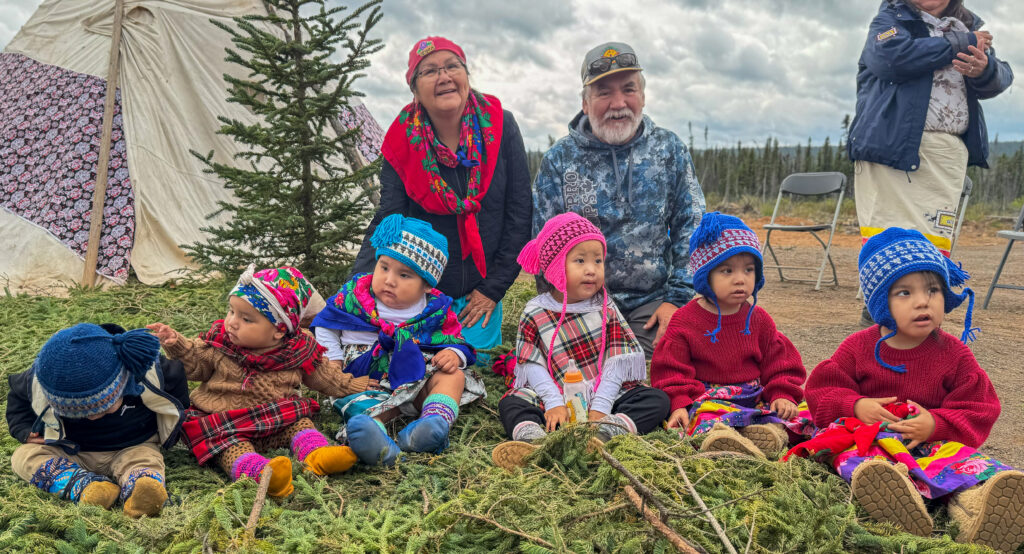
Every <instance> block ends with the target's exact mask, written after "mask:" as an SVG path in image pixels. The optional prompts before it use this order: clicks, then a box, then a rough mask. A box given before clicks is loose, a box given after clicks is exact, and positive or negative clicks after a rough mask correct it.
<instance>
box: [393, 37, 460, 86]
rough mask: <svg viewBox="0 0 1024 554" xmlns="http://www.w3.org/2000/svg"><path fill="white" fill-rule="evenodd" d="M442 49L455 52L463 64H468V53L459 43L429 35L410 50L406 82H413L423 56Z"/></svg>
mask: <svg viewBox="0 0 1024 554" xmlns="http://www.w3.org/2000/svg"><path fill="white" fill-rule="evenodd" d="M440 50H448V51H449V52H452V53H454V54H455V55H456V56H458V57H459V61H461V62H462V65H466V54H465V53H463V52H462V48H461V47H460V46H459V45H458V44H455V43H454V42H452V41H450V40H448V39H446V38H444V37H427V38H425V39H423V40H420V41H417V42H416V44H415V45H413V47H412V50H409V69H407V70H406V72H405V83H406V84H407V85H411V84H412V76H413V74H415V73H416V66H418V65H419V64H420V62H421V61H423V58H426V57H427V56H429V55H431V54H433V53H434V52H437V51H440Z"/></svg>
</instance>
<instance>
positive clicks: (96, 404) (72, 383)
mask: <svg viewBox="0 0 1024 554" xmlns="http://www.w3.org/2000/svg"><path fill="white" fill-rule="evenodd" d="M159 355H160V340H159V339H157V338H156V337H155V336H153V335H151V334H150V333H149V331H147V330H146V329H133V330H131V331H128V332H126V333H121V334H117V335H112V334H110V333H108V332H107V331H106V330H105V329H103V328H102V327H100V326H99V325H93V324H92V323H79V324H78V325H75V326H74V327H69V328H67V329H62V330H60V331H57V332H56V333H54V335H53V336H52V337H50V339H49V340H48V341H46V344H44V345H43V348H42V350H40V351H39V355H38V356H37V357H36V360H35V362H34V363H33V364H32V370H33V372H34V373H35V378H36V380H38V381H39V384H40V385H41V387H42V389H43V395H44V396H45V397H46V400H47V402H48V403H49V404H50V408H51V409H52V410H53V412H54V413H55V414H56V415H58V416H61V417H68V418H84V417H88V416H92V415H99V414H102V413H103V412H105V411H107V410H109V409H110V407H111V406H113V405H114V403H115V402H117V399H118V398H121V397H122V396H124V395H138V394H141V393H142V385H140V382H141V381H142V380H143V379H144V377H145V375H146V372H147V371H149V369H150V367H151V366H152V365H153V364H154V363H155V362H156V361H157V359H158V357H159Z"/></svg>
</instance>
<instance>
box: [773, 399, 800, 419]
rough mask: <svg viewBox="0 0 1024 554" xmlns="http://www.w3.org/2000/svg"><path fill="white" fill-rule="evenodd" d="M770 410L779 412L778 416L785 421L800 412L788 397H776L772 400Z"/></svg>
mask: <svg viewBox="0 0 1024 554" xmlns="http://www.w3.org/2000/svg"><path fill="white" fill-rule="evenodd" d="M772 411H773V412H775V413H777V414H779V417H780V418H782V419H785V420H787V421H788V420H790V419H793V418H794V417H796V416H797V414H799V413H800V410H798V409H797V407H796V404H794V403H793V401H792V400H790V399H788V398H776V399H775V400H772Z"/></svg>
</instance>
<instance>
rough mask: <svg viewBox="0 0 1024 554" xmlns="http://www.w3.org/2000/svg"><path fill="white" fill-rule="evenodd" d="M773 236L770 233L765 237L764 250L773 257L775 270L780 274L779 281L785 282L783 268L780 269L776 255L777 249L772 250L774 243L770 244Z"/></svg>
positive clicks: (762, 254)
mask: <svg viewBox="0 0 1024 554" xmlns="http://www.w3.org/2000/svg"><path fill="white" fill-rule="evenodd" d="M771 236H772V232H771V231H768V235H767V236H765V238H764V249H765V250H767V251H768V253H769V254H771V255H772V262H774V264H775V269H776V270H777V271H778V272H779V281H781V282H785V281H786V278H785V277H784V276H783V275H782V268H781V267H779V265H780V264H779V258H778V256H776V255H775V249H774V248H772V243H771V242H770V239H771ZM761 257H762V258H763V257H764V252H762V253H761Z"/></svg>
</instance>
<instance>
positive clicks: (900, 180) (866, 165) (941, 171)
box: [853, 131, 967, 256]
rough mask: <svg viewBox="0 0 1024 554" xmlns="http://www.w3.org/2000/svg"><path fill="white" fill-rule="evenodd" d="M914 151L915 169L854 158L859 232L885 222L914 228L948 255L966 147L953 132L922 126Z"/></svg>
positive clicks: (867, 233) (869, 232)
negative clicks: (916, 152) (918, 159)
mask: <svg viewBox="0 0 1024 554" xmlns="http://www.w3.org/2000/svg"><path fill="white" fill-rule="evenodd" d="M920 156H921V165H920V167H919V168H918V169H917V171H900V170H897V169H893V168H891V167H889V166H886V165H882V164H876V163H872V162H864V161H858V162H855V163H854V177H853V183H854V199H855V201H856V203H857V219H858V220H859V222H860V234H861V237H862V239H863V240H864V241H867V240H868V239H869V238H871V237H873V236H875V235H877V234H878V233H881V232H882V231H884V230H886V229H887V228H889V227H903V228H908V229H916V230H918V231H920V232H921V233H922V234H923V235H924V236H925V237H927V238H928V240H930V241H931V242H932V244H934V245H935V246H936V247H937V248H938V249H939V250H941V251H942V253H943V254H945V255H947V256H948V255H949V248H950V246H951V245H952V239H953V229H954V228H955V227H956V217H957V207H958V206H959V204H960V193H961V191H962V190H963V184H964V176H965V175H966V174H967V147H966V146H965V145H964V142H963V141H962V140H961V139H960V137H958V136H955V135H950V134H948V133H939V132H931V131H926V132H925V133H924V135H923V136H922V137H921V150H920Z"/></svg>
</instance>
